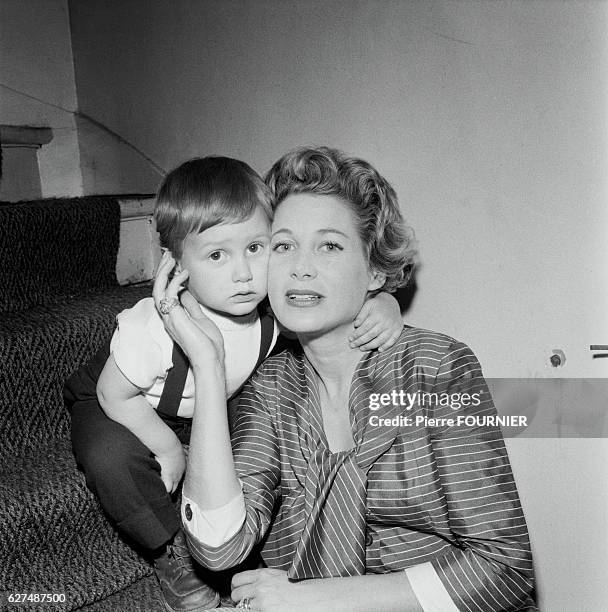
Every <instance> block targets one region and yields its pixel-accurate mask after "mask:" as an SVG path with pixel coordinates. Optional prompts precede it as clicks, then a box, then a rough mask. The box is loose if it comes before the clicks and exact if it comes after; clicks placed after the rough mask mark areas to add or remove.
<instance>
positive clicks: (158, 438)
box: [97, 355, 186, 492]
mask: <svg viewBox="0 0 608 612" xmlns="http://www.w3.org/2000/svg"><path fill="white" fill-rule="evenodd" d="M97 397H98V399H99V403H100V405H101V408H102V409H103V411H104V412H105V413H106V415H107V416H108V417H109V418H111V419H112V420H114V421H116V422H117V423H120V424H121V425H123V426H124V427H126V428H127V429H128V430H129V431H131V433H133V434H134V435H135V436H137V437H138V438H139V440H140V441H141V442H142V443H143V444H145V445H146V446H147V447H148V448H149V449H150V450H151V451H152V453H153V454H154V456H155V458H156V460H157V461H158V463H159V464H160V466H161V479H162V481H163V483H164V484H165V487H166V489H167V491H169V492H173V491H175V489H176V488H177V485H178V484H179V481H180V480H181V478H182V476H183V474H184V469H185V467H186V461H185V456H184V451H183V449H182V445H181V443H180V441H179V440H178V438H177V436H176V435H175V434H174V433H173V431H172V430H171V429H170V428H169V427H168V426H167V425H166V424H165V423H164V422H163V420H162V419H161V418H160V417H159V416H158V414H157V412H156V410H155V409H154V408H153V407H152V406H151V405H150V404H149V403H148V401H147V400H146V398H145V397H144V396H143V395H142V394H141V391H140V390H139V389H138V388H137V387H136V386H134V385H133V384H132V383H131V382H129V380H127V378H126V377H125V376H124V374H123V373H122V372H121V371H120V369H119V368H118V366H117V365H116V362H115V361H114V357H113V356H112V355H110V357H109V358H108V360H107V361H106V365H105V366H104V368H103V370H102V372H101V375H100V376H99V380H98V382H97Z"/></svg>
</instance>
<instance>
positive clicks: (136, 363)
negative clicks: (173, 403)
mask: <svg viewBox="0 0 608 612" xmlns="http://www.w3.org/2000/svg"><path fill="white" fill-rule="evenodd" d="M201 310H202V311H203V312H204V313H205V315H207V316H208V317H209V318H210V319H211V320H212V321H213V322H214V323H215V324H216V325H217V327H218V328H219V330H220V332H221V334H222V336H223V338H224V351H225V359H224V366H225V370H226V390H227V396H228V397H230V396H231V395H233V394H234V393H235V391H237V390H238V389H239V388H240V387H241V385H242V384H243V383H244V382H245V381H246V380H247V379H248V378H249V376H250V375H251V373H252V371H253V369H254V367H255V365H256V363H257V360H258V356H259V351H260V339H261V338H260V335H261V324H260V317H259V315H258V312H257V309H256V310H254V311H253V312H252V313H251V314H250V315H248V316H245V317H239V320H238V321H235V320H234V319H228V318H225V317H222V316H220V315H218V314H217V313H215V312H213V311H210V310H209V309H208V308H205V307H204V306H201ZM116 319H117V322H118V327H117V328H116V331H115V332H114V335H113V336H112V341H111V344H110V351H111V352H112V355H113V356H114V360H115V361H116V365H117V366H118V369H119V370H120V371H121V372H122V373H123V375H124V376H125V378H126V379H127V380H128V381H129V382H131V383H132V384H133V385H134V386H136V387H137V388H138V389H140V390H141V392H142V394H143V396H144V397H145V398H146V400H147V401H148V402H149V403H150V404H151V405H152V406H153V407H154V408H156V407H157V406H158V403H159V401H160V397H161V395H162V392H163V388H164V386H165V381H166V379H167V373H168V371H169V370H170V369H171V368H172V367H173V360H172V355H173V345H174V342H173V340H172V339H171V337H170V336H169V334H168V333H167V331H166V330H165V326H164V323H163V320H162V317H161V315H160V314H159V313H158V311H157V310H156V307H155V305H154V299H153V298H151V297H150V298H144V299H143V300H140V301H139V302H137V304H135V306H133V307H132V308H128V309H127V310H123V311H122V312H121V313H120V314H119V315H118V316H117V318H116ZM278 333H279V331H278V327H277V325H276V323H275V325H274V335H273V342H272V343H271V347H272V345H274V340H276V337H277V335H278ZM193 413H194V375H193V373H192V370H191V369H188V375H187V377H186V384H185V386H184V391H183V393H182V400H181V402H180V405H179V410H178V413H177V414H178V416H180V417H186V418H189V417H192V415H193Z"/></svg>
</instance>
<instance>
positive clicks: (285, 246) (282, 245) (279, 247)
mask: <svg viewBox="0 0 608 612" xmlns="http://www.w3.org/2000/svg"><path fill="white" fill-rule="evenodd" d="M292 248H293V244H289V243H288V242H277V243H276V244H275V245H274V246H273V247H272V250H273V251H274V252H275V253H285V252H286V251H291V249H292Z"/></svg>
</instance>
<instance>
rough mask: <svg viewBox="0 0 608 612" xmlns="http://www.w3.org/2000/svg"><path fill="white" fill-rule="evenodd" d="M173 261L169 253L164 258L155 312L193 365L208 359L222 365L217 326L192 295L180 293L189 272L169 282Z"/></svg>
mask: <svg viewBox="0 0 608 612" xmlns="http://www.w3.org/2000/svg"><path fill="white" fill-rule="evenodd" d="M174 267H175V260H174V259H173V257H172V256H171V254H170V253H169V252H165V254H164V255H163V257H162V259H161V261H160V264H159V266H158V270H157V272H156V278H155V280H154V288H153V290H152V295H153V296H154V303H155V304H156V309H157V310H158V312H159V313H160V314H161V316H162V318H163V322H164V324H165V329H166V330H167V333H168V334H169V335H170V336H171V338H172V339H173V340H174V341H175V342H177V343H178V344H179V345H180V346H181V348H182V349H183V351H184V352H185V353H186V355H187V356H188V359H189V360H190V363H191V364H192V365H195V364H196V362H197V361H199V360H205V359H210V360H212V361H216V362H219V363H220V364H222V365H223V363H224V340H223V338H222V334H221V333H220V331H219V329H218V328H217V326H216V325H215V324H214V323H213V321H211V320H210V319H209V318H208V317H207V316H205V314H204V313H203V311H202V310H201V309H200V306H199V304H198V302H197V301H196V300H195V299H194V297H193V296H192V294H191V293H190V292H189V291H188V290H187V289H185V290H184V289H183V283H185V282H186V280H187V279H188V270H182V271H181V272H179V273H177V274H176V275H175V276H174V277H173V278H172V279H171V280H170V281H169V274H170V272H171V270H173V268H174Z"/></svg>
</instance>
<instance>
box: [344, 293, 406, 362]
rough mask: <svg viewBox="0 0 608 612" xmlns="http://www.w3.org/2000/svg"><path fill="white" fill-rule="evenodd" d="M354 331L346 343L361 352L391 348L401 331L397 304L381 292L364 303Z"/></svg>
mask: <svg viewBox="0 0 608 612" xmlns="http://www.w3.org/2000/svg"><path fill="white" fill-rule="evenodd" d="M354 325H355V331H354V332H353V333H352V334H351V335H350V337H349V339H348V341H349V343H350V346H351V347H352V348H356V347H359V349H361V350H362V351H371V350H373V349H378V350H379V351H384V350H386V349H389V348H391V346H393V344H395V342H396V341H397V338H399V336H400V334H401V331H402V330H403V319H402V318H401V311H400V309H399V303H398V302H397V300H396V299H395V298H394V297H393V296H392V295H391V294H390V293H386V292H381V293H379V294H378V295H376V296H375V297H373V298H369V299H367V300H366V301H365V304H363V306H362V307H361V310H360V311H359V314H358V315H357V318H356V319H355V321H354Z"/></svg>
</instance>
